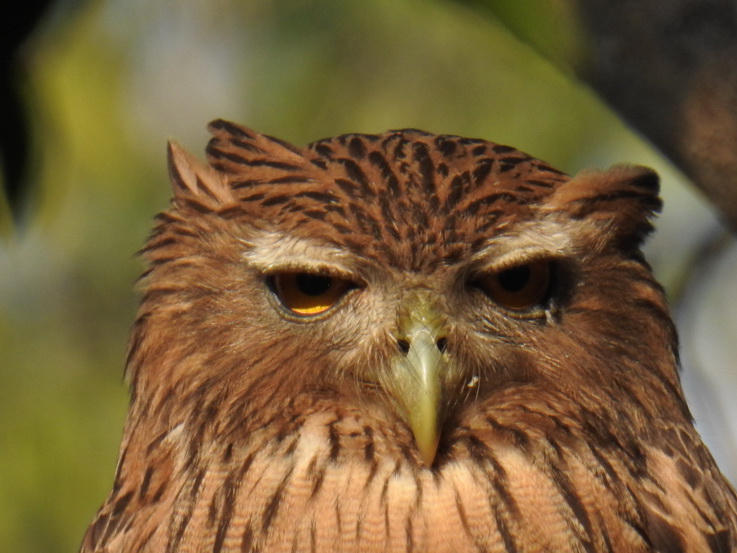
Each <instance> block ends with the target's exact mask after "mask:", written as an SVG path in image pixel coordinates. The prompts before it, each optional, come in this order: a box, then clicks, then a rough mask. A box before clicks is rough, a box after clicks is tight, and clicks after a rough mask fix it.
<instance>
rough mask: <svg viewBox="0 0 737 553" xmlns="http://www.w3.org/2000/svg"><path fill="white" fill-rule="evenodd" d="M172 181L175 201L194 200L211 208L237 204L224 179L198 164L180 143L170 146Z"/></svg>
mask: <svg viewBox="0 0 737 553" xmlns="http://www.w3.org/2000/svg"><path fill="white" fill-rule="evenodd" d="M168 158H169V179H170V180H171V184H172V189H173V191H174V197H175V198H179V197H182V196H188V197H195V198H197V199H198V200H199V201H200V202H204V203H207V204H210V206H211V207H213V208H214V207H217V206H222V205H224V204H228V203H231V202H233V201H234V197H233V193H232V190H231V189H230V186H229V184H228V182H227V179H226V178H225V176H224V175H223V174H222V173H220V172H218V171H217V170H215V169H214V168H213V167H211V166H210V165H207V164H206V163H204V162H202V161H200V160H198V159H197V158H196V157H194V156H193V155H192V154H190V153H189V152H188V151H187V150H185V149H184V147H182V146H181V145H180V144H179V143H178V142H176V141H174V140H170V141H169V143H168Z"/></svg>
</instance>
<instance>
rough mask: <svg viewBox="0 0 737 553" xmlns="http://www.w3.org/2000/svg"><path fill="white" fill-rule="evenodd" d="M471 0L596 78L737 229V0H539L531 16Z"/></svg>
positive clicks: (506, 4) (508, 5)
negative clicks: (543, 26)
mask: <svg viewBox="0 0 737 553" xmlns="http://www.w3.org/2000/svg"><path fill="white" fill-rule="evenodd" d="M469 3H472V4H477V5H483V6H484V7H486V8H489V9H491V10H492V12H493V13H494V15H495V16H496V17H498V18H499V19H500V20H501V21H502V22H503V23H505V24H506V25H507V26H508V27H509V28H510V29H511V30H512V31H513V32H515V33H516V34H517V35H518V36H520V37H521V38H522V39H523V40H525V41H527V42H529V43H530V44H532V45H533V46H534V47H535V48H536V49H537V50H538V51H540V52H541V53H542V54H544V55H545V56H547V57H548V58H550V59H551V60H552V61H553V62H555V63H557V64H559V65H562V66H564V67H566V68H570V69H572V70H573V71H574V73H575V74H576V75H577V76H578V77H579V78H581V79H582V80H584V81H585V82H587V83H588V84H590V85H591V86H592V87H593V88H594V90H595V91H596V92H597V93H598V94H599V95H600V96H601V97H602V98H604V100H606V101H607V102H608V103H609V104H610V105H611V106H612V107H613V108H614V109H615V110H616V111H617V112H618V113H619V114H620V115H621V116H622V117H623V118H624V119H625V120H626V121H627V122H628V123H629V124H630V125H631V126H632V127H634V128H635V129H637V130H638V131H640V132H641V133H642V134H643V135H644V136H646V137H647V138H648V139H650V140H651V141H652V143H653V144H654V145H655V146H656V147H658V148H659V149H660V150H661V151H662V152H663V153H664V154H665V155H666V156H668V157H669V158H670V160H671V161H672V162H673V163H674V164H675V165H676V166H678V167H679V168H680V169H681V170H682V171H683V172H684V173H685V174H686V175H687V176H688V177H689V178H691V179H692V180H693V182H694V183H695V184H696V185H697V186H698V187H699V188H700V189H701V190H702V191H703V192H704V193H705V194H706V196H707V197H708V198H709V199H710V201H711V202H712V204H713V205H715V206H716V207H717V209H719V210H720V211H721V213H722V215H723V216H724V218H725V219H726V221H727V222H728V224H729V225H730V226H731V227H732V229H733V230H735V229H737V2H736V1H735V0H534V1H532V2H529V3H527V6H526V8H525V10H524V11H526V12H527V14H528V17H527V18H526V19H523V18H521V17H520V11H519V10H516V11H515V10H514V9H513V5H514V4H517V3H516V2H513V1H511V0H475V1H474V0H470V2H469ZM523 15H524V14H523ZM541 18H545V19H546V20H547V24H548V25H552V26H553V27H554V28H557V29H558V33H557V36H551V35H550V33H547V34H546V33H543V34H539V33H536V32H535V27H536V26H539V25H540V19H541ZM572 42H575V43H577V46H576V47H572V46H571V44H572Z"/></svg>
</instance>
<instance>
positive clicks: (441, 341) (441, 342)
mask: <svg viewBox="0 0 737 553" xmlns="http://www.w3.org/2000/svg"><path fill="white" fill-rule="evenodd" d="M435 345H436V346H438V349H439V350H440V353H445V349H446V348H447V347H448V339H447V338H438V341H437V342H435Z"/></svg>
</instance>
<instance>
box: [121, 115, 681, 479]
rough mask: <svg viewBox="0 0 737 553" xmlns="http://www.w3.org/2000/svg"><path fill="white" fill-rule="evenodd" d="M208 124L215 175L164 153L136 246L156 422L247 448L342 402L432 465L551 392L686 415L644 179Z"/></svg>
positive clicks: (654, 189) (420, 144)
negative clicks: (480, 426)
mask: <svg viewBox="0 0 737 553" xmlns="http://www.w3.org/2000/svg"><path fill="white" fill-rule="evenodd" d="M210 130H211V132H212V134H213V138H212V140H211V141H210V143H209V145H208V147H207V156H208V163H203V162H201V161H199V160H197V159H196V158H194V157H193V156H191V155H190V154H188V153H187V152H186V151H184V150H183V149H182V147H180V146H179V145H177V144H176V143H171V144H170V146H169V167H170V176H171V182H172V185H173V190H174V197H173V200H172V204H171V207H170V208H169V209H168V210H167V211H165V212H163V213H161V214H160V215H159V216H158V217H157V225H156V227H155V230H154V232H153V234H152V235H151V237H150V239H149V240H148V243H147V244H146V246H145V248H144V249H143V256H144V258H145V260H146V262H147V264H148V268H147V270H146V272H145V274H144V275H143V277H142V280H141V288H142V294H143V298H142V303H141V308H140V311H139V315H138V318H137V320H136V323H135V328H134V332H133V334H132V338H131V342H130V347H129V360H128V375H129V377H130V379H131V382H132V390H133V403H134V405H137V407H136V409H137V412H138V413H139V415H140V414H143V416H144V418H145V417H148V418H149V419H150V420H153V421H156V425H159V426H161V427H162V429H163V428H171V427H172V426H174V425H176V424H182V423H183V422H186V424H189V425H191V426H192V428H195V429H197V428H200V426H198V424H200V425H201V428H202V429H203V430H202V432H212V436H213V439H216V437H217V436H222V435H228V436H231V437H232V436H238V435H242V436H247V435H248V433H249V432H252V431H253V430H254V429H256V428H262V427H264V426H266V425H268V424H270V423H273V422H274V420H276V419H279V420H282V421H289V420H294V419H296V418H299V417H304V416H306V413H319V411H320V410H321V409H323V408H325V407H324V406H325V405H332V406H334V405H336V404H337V405H341V406H343V408H344V409H346V410H347V411H350V412H351V413H357V415H356V416H359V417H362V418H363V419H365V420H366V421H370V422H371V423H372V424H373V423H376V424H379V425H383V427H386V428H393V429H395V431H396V433H397V435H406V436H408V442H407V443H409V444H410V445H409V446H407V452H406V455H407V456H408V457H410V458H412V459H414V460H415V461H416V462H417V464H418V466H420V465H425V466H431V465H433V463H438V462H442V460H443V459H444V458H448V457H449V456H451V455H452V447H451V445H450V444H451V442H452V436H453V433H454V432H455V431H456V429H458V428H462V427H463V426H464V425H466V424H471V422H470V421H472V420H473V418H474V417H479V416H482V413H483V412H484V411H485V410H487V411H488V409H490V408H492V409H493V408H497V407H498V408H499V409H517V410H519V413H520V416H524V412H525V406H526V405H528V406H529V405H530V403H531V402H535V404H536V405H537V406H538V408H539V406H540V405H543V404H545V402H547V401H552V399H551V398H557V399H560V398H564V399H565V400H566V403H565V404H566V405H567V406H568V407H566V409H568V410H569V411H570V413H569V415H570V417H571V420H579V421H580V422H581V425H584V424H594V422H592V421H605V420H606V421H609V422H612V421H613V420H614V421H617V424H621V425H624V426H626V427H627V428H628V429H629V431H630V432H637V431H639V430H638V429H640V430H642V431H643V432H645V431H646V430H645V429H646V425H645V422H646V421H647V420H648V419H652V418H653V417H665V416H671V417H672V416H678V417H682V418H685V419H687V418H688V417H689V415H688V411H687V408H686V407H685V403H684V402H683V398H682V394H681V390H680V385H679V382H678V375H677V370H676V365H677V362H676V338H675V332H674V327H673V324H672V322H671V319H670V316H669V314H668V309H667V306H666V302H665V299H664V295H663V290H662V289H661V287H660V286H659V285H658V284H657V282H656V281H655V280H654V279H653V277H652V274H651V270H650V268H649V267H648V265H647V263H646V262H645V260H644V259H643V256H642V254H641V252H640V245H641V243H642V241H643V239H644V238H645V236H646V235H647V234H648V232H649V231H650V230H651V225H650V222H649V221H650V219H651V216H652V215H653V213H654V212H656V211H657V210H658V209H659V208H660V201H659V199H658V197H657V194H658V179H657V176H656V175H655V173H654V172H652V171H651V170H649V169H646V168H643V167H624V166H623V167H615V168H613V169H611V170H609V171H605V172H599V171H592V172H586V173H582V174H579V175H577V176H575V177H569V176H567V175H565V174H563V173H561V172H560V171H558V170H556V169H554V168H552V167H550V166H549V165H547V164H545V163H543V162H541V161H539V160H537V159H535V158H533V157H530V156H529V155H527V154H525V153H522V152H520V151H518V150H516V149H514V148H510V147H508V146H502V145H499V144H495V143H492V142H487V141H484V140H478V139H467V138H460V137H457V136H449V135H433V134H429V133H425V132H422V131H418V130H398V131H390V132H386V133H384V134H379V135H362V134H350V135H344V136H339V137H336V138H331V139H327V140H321V141H318V142H314V143H312V144H310V145H309V146H307V147H306V148H298V147H295V146H293V145H291V144H288V143H286V142H283V141H281V140H277V139H275V138H271V137H269V136H266V135H263V134H259V133H256V132H253V131H251V130H249V129H246V128H244V127H240V126H237V125H234V124H232V123H228V122H226V121H221V120H220V121H215V122H213V123H212V124H211V125H210ZM622 413H626V414H622ZM666 413H670V414H669V415H666ZM673 413H676V415H673ZM290 418H291V419H290ZM205 423H207V424H205ZM284 424H287V422H284ZM551 424H552V423H551ZM617 424H614V425H612V426H613V427H616V426H617ZM205 428H207V429H208V430H205Z"/></svg>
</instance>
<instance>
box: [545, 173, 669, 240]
mask: <svg viewBox="0 0 737 553" xmlns="http://www.w3.org/2000/svg"><path fill="white" fill-rule="evenodd" d="M659 190H660V179H659V178H658V175H657V173H655V171H653V170H652V169H649V168H647V167H641V166H628V165H619V166H615V167H612V168H611V169H609V170H607V171H583V172H581V173H579V174H578V175H576V176H574V177H573V178H572V179H571V180H570V181H568V182H567V183H565V184H563V185H562V186H560V188H558V190H556V191H555V193H554V194H553V196H552V197H551V199H550V200H549V202H548V206H547V207H548V209H549V210H550V211H554V212H565V213H566V214H567V216H568V217H570V218H573V219H579V220H580V219H587V220H590V221H592V222H597V223H599V224H601V225H604V226H606V227H607V228H608V229H610V230H611V234H612V236H613V238H614V240H615V241H616V242H617V244H618V245H619V246H620V247H622V248H637V247H639V246H640V244H641V243H642V241H643V239H644V238H645V237H646V236H647V234H649V232H650V231H651V230H652V225H651V224H650V219H652V218H653V216H654V215H655V214H656V213H658V212H659V211H660V209H661V207H662V202H661V200H660V198H659V197H658V192H659Z"/></svg>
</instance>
